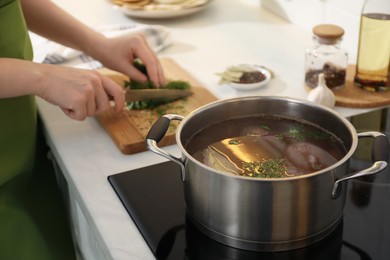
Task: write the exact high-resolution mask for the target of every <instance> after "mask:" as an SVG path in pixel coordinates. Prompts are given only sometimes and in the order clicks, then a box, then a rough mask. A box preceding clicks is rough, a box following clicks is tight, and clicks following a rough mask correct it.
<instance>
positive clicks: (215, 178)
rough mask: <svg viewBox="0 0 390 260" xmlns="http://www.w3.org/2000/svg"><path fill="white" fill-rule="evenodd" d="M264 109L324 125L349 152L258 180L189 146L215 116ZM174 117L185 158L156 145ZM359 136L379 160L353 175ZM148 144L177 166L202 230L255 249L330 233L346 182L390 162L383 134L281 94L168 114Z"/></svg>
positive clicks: (280, 247) (286, 246) (284, 246)
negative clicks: (226, 169)
mask: <svg viewBox="0 0 390 260" xmlns="http://www.w3.org/2000/svg"><path fill="white" fill-rule="evenodd" d="M259 114H269V115H284V116H289V117H294V118H300V119H304V120H306V121H309V122H312V123H314V124H316V125H319V126H321V127H323V128H325V129H327V130H328V131H330V132H332V133H333V134H335V135H336V136H337V137H339V138H340V139H341V140H342V142H343V143H344V145H345V147H346V149H347V153H346V155H345V156H344V157H343V158H342V159H341V160H340V161H338V162H337V163H336V164H334V165H332V166H331V167H328V168H326V169H323V170H321V171H317V172H313V173H311V174H306V175H302V176H296V177H289V178H283V179H258V178H249V177H240V176H234V175H230V174H227V173H223V172H220V171H218V170H215V169H213V168H210V167H208V166H206V165H204V164H202V163H201V162H199V161H197V160H196V159H194V158H193V157H192V156H191V154H189V153H188V152H187V150H186V145H187V144H188V142H189V140H190V139H191V137H192V136H194V135H195V134H198V133H201V132H202V130H204V129H205V128H207V127H209V126H211V125H213V124H215V123H216V122H219V121H221V120H231V119H235V118H239V117H243V116H251V115H259ZM171 120H181V123H180V124H179V126H178V128H177V132H176V142H177V145H178V147H179V148H180V150H181V153H182V158H177V157H175V156H173V155H171V154H169V153H167V152H166V151H164V150H163V149H161V148H159V147H158V146H157V143H158V142H159V141H160V140H161V139H162V138H163V137H164V135H165V133H166V131H167V129H168V127H169V125H170V122H171ZM358 137H373V138H374V144H373V155H374V156H373V157H374V159H373V160H374V163H373V164H372V166H371V167H370V168H368V169H365V170H362V171H359V172H356V173H353V174H349V172H348V166H349V159H350V157H351V156H352V154H353V153H354V151H355V149H356V147H357V144H358ZM206 138H207V137H206ZM146 145H147V148H148V149H149V150H151V151H153V152H155V153H157V154H159V155H161V156H164V157H166V158H168V159H169V160H172V161H174V162H176V163H178V164H179V165H180V167H181V173H182V179H183V183H184V193H185V202H186V207H187V214H188V216H189V218H190V219H191V220H192V222H193V223H194V224H195V226H196V227H197V228H198V229H199V230H200V231H202V232H203V233H205V234H206V235H208V236H209V237H211V238H213V239H215V240H217V241H219V242H221V243H223V244H226V245H229V246H232V247H236V248H241V249H247V250H253V251H284V250H291V249H296V248H300V247H304V246H307V245H309V244H312V243H314V242H316V241H319V240H320V239H322V238H324V237H326V236H327V235H329V234H330V233H332V231H333V230H334V229H335V228H336V227H337V225H338V223H339V221H340V220H341V218H342V212H343V207H344V202H345V196H346V188H345V187H344V186H345V181H346V180H348V179H352V178H358V177H360V176H364V175H371V174H375V173H377V172H380V171H381V170H383V169H384V168H385V167H387V161H388V142H387V138H386V136H385V135H383V134H381V133H378V132H365V133H360V134H357V133H356V130H355V129H354V127H353V126H352V125H351V124H350V122H349V121H348V120H346V119H345V118H343V117H341V116H340V115H338V114H337V113H336V112H334V111H333V110H331V109H328V108H326V107H322V106H317V105H315V104H311V103H308V102H306V101H303V100H297V99H291V98H283V97H245V98H235V99H227V100H221V101H217V102H214V103H210V104H208V105H205V106H203V107H201V108H199V109H197V110H195V111H193V112H192V113H190V114H189V115H188V116H186V117H185V118H183V117H182V116H179V115H172V114H170V115H165V116H163V117H161V118H160V119H159V120H157V122H156V123H155V124H154V125H153V127H152V128H151V129H150V132H149V134H148V136H147V138H146Z"/></svg>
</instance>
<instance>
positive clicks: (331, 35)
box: [313, 24, 344, 40]
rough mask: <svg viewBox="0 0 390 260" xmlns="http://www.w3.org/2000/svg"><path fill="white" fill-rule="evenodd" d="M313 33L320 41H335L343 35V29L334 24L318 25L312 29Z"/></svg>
mask: <svg viewBox="0 0 390 260" xmlns="http://www.w3.org/2000/svg"><path fill="white" fill-rule="evenodd" d="M313 33H314V34H315V35H316V36H317V37H319V38H322V39H327V40H337V39H339V38H340V37H341V36H343V35H344V29H343V28H341V27H340V26H337V25H334V24H319V25H317V26H315V27H314V28H313Z"/></svg>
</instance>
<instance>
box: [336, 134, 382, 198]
mask: <svg viewBox="0 0 390 260" xmlns="http://www.w3.org/2000/svg"><path fill="white" fill-rule="evenodd" d="M358 137H372V138H374V142H373V148H372V155H371V156H372V161H373V164H372V165H371V167H369V168H367V169H364V170H361V171H358V172H355V173H353V174H349V175H347V176H345V177H343V178H341V179H338V180H337V181H335V183H334V185H333V190H332V199H335V198H337V197H338V195H339V193H340V187H339V185H340V183H341V182H343V181H346V180H350V179H355V178H358V177H361V176H367V175H372V174H376V173H378V172H380V171H382V170H384V169H385V168H386V167H387V164H388V160H389V143H388V140H387V137H386V135H384V134H382V133H379V132H375V131H370V132H363V133H358Z"/></svg>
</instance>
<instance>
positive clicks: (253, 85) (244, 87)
mask: <svg viewBox="0 0 390 260" xmlns="http://www.w3.org/2000/svg"><path fill="white" fill-rule="evenodd" d="M251 66H253V67H254V68H256V69H257V70H259V71H260V72H261V73H263V74H264V75H265V79H264V80H263V81H260V82H256V83H247V84H245V83H234V82H230V83H228V85H229V86H231V87H232V88H235V89H237V90H252V89H256V88H261V87H264V86H265V85H267V83H268V82H269V81H270V80H271V78H272V73H271V71H270V70H268V69H267V68H265V67H262V66H258V65H251Z"/></svg>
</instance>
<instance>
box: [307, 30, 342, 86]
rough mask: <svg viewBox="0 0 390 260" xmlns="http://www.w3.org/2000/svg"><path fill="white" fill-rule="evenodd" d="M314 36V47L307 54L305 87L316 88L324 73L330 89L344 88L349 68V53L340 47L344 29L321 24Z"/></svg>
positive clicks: (314, 31)
mask: <svg viewBox="0 0 390 260" xmlns="http://www.w3.org/2000/svg"><path fill="white" fill-rule="evenodd" d="M313 34H314V36H313V42H314V45H313V47H312V48H308V49H306V52H305V85H306V86H308V87H309V88H315V87H316V86H317V85H318V76H319V75H320V74H321V73H323V74H324V78H325V82H326V85H327V86H328V88H330V89H334V88H341V87H343V86H344V85H345V78H346V74H347V67H348V53H347V51H346V50H344V49H343V48H341V47H340V43H341V40H342V36H343V35H344V30H343V28H341V27H339V26H337V25H333V24H320V25H317V26H315V27H314V28H313Z"/></svg>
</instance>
